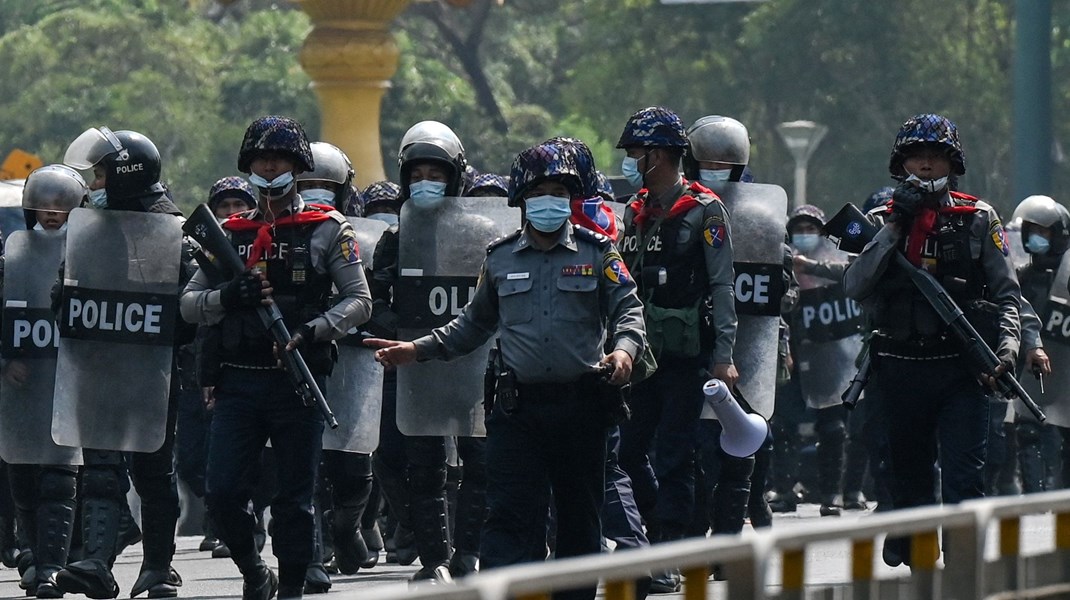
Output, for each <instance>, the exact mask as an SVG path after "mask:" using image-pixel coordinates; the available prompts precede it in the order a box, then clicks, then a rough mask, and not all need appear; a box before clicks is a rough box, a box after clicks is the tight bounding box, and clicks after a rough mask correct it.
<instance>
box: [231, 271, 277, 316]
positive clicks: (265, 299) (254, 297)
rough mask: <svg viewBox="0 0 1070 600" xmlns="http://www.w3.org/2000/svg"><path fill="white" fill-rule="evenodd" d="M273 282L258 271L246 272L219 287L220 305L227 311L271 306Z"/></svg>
mask: <svg viewBox="0 0 1070 600" xmlns="http://www.w3.org/2000/svg"><path fill="white" fill-rule="evenodd" d="M272 291H273V290H272V289H271V282H269V281H268V280H267V278H266V277H264V274H263V273H259V272H257V271H251V270H250V271H246V272H244V273H242V274H241V275H238V276H237V277H235V278H234V279H231V280H230V281H228V282H226V283H224V284H223V285H222V286H220V287H219V303H220V304H222V305H223V308H225V309H227V310H237V309H241V308H256V307H257V306H260V305H261V304H262V305H264V306H267V305H269V304H271V292H272Z"/></svg>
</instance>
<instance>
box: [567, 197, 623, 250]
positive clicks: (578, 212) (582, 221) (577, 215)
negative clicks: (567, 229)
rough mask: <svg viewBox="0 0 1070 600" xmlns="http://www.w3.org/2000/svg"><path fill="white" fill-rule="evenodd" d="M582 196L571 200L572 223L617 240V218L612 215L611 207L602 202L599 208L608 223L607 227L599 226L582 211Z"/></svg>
mask: <svg viewBox="0 0 1070 600" xmlns="http://www.w3.org/2000/svg"><path fill="white" fill-rule="evenodd" d="M583 203H584V199H583V198H574V199H573V200H572V224H573V225H579V226H581V227H586V228H587V229H590V230H591V231H594V232H595V233H601V234H602V235H605V236H608V237H609V239H611V240H613V241H614V242H615V241H617V236H618V235H619V234H620V232H619V231H617V219H616V217H614V216H613V209H612V208H610V207H609V205H607V204H606V203H605V202H602V204H601V206H599V209H600V210H601V211H602V213H603V214H604V216H605V217H606V218H607V220H608V222H609V225H608V226H607V227H601V226H600V225H598V223H595V222H594V219H592V218H591V217H588V216H587V213H585V212H583Z"/></svg>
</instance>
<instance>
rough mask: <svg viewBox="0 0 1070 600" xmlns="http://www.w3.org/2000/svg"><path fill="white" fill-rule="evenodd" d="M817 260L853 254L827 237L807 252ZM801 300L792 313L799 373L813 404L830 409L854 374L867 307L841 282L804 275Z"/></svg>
mask: <svg viewBox="0 0 1070 600" xmlns="http://www.w3.org/2000/svg"><path fill="white" fill-rule="evenodd" d="M807 257H808V258H811V259H814V260H817V261H835V262H847V260H848V254H847V253H846V252H843V251H841V250H838V249H836V247H835V246H833V244H832V243H831V242H829V241H828V240H827V239H822V240H821V243H820V245H819V246H818V248H817V249H816V250H814V252H812V253H810V254H808V255H807ZM798 281H799V303H798V304H797V305H796V308H795V311H794V312H793V313H792V317H791V341H792V346H793V347H794V350H795V365H796V374H797V375H798V377H799V385H800V387H801V388H802V393H803V398H805V400H806V404H807V406H809V407H810V408H828V407H830V406H836V405H838V404H841V403H842V402H843V401H842V400H841V399H840V395H841V394H842V393H843V390H845V389H847V387H848V386H849V385H850V383H851V379H852V378H853V377H854V375H855V372H856V369H855V359H856V358H858V354H859V352H861V351H862V335H861V333H860V332H861V330H862V325H863V323H862V307H861V305H859V304H858V303H857V302H855V301H854V300H851V299H850V298H848V297H847V295H846V294H845V293H844V291H843V284H842V283H840V282H839V281H834V280H831V279H824V278H821V277H816V276H813V275H806V274H800V275H798Z"/></svg>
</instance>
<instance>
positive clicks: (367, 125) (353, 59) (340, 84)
mask: <svg viewBox="0 0 1070 600" xmlns="http://www.w3.org/2000/svg"><path fill="white" fill-rule="evenodd" d="M295 2H296V3H297V5H298V6H300V7H301V9H302V10H304V11H305V12H306V13H308V15H309V17H310V18H311V19H312V24H313V29H312V32H311V33H309V34H308V37H307V38H306V39H305V44H304V47H302V48H301V57H300V59H301V66H302V67H304V69H305V71H306V72H307V73H308V75H309V77H311V78H312V88H313V89H314V90H315V92H316V96H317V97H318V98H319V103H320V111H321V116H322V130H321V135H320V137H321V138H322V141H325V142H330V143H332V144H334V145H336V146H338V147H339V148H341V149H342V150H344V151H345V153H346V154H348V155H349V158H350V160H352V161H353V168H354V169H355V170H356V172H357V178H356V183H357V185H359V186H361V187H364V186H367V185H368V184H369V183H372V182H374V181H379V180H381V179H385V178H386V175H385V172H384V171H383V158H382V152H381V150H380V146H379V108H380V104H381V103H382V99H383V93H384V92H385V91H386V88H387V87H389V86H390V78H391V77H393V75H394V72H395V71H397V67H398V54H399V51H398V47H397V44H395V43H394V36H393V35H392V34H391V33H390V30H389V27H390V23H391V21H393V20H394V18H395V17H397V16H398V15H399V14H400V13H401V11H403V10H405V7H406V6H408V4H409V0H295Z"/></svg>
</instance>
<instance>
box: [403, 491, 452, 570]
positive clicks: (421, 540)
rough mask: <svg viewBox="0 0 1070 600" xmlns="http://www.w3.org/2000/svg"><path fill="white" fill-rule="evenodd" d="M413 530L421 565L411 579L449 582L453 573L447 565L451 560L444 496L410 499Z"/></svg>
mask: <svg viewBox="0 0 1070 600" xmlns="http://www.w3.org/2000/svg"><path fill="white" fill-rule="evenodd" d="M411 513H412V520H413V533H414V534H415V535H416V547H417V549H418V550H419V552H420V564H421V565H423V566H422V567H421V568H420V570H419V571H417V572H416V574H415V575H413V577H412V580H413V581H433V582H438V583H452V582H453V577H451V576H450V571H449V568H448V566H447V564H448V563H449V560H450V539H449V521H447V516H446V498H444V497H443V496H431V497H424V498H420V499H418V500H416V501H414V502H413V503H412V510H411Z"/></svg>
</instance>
